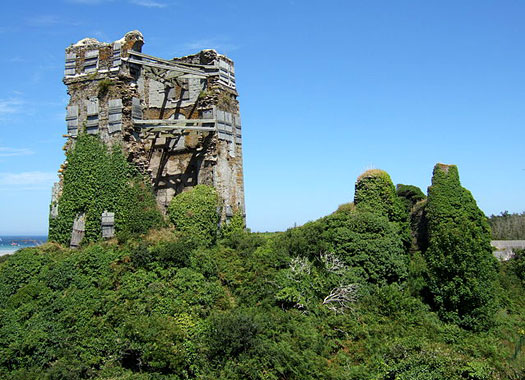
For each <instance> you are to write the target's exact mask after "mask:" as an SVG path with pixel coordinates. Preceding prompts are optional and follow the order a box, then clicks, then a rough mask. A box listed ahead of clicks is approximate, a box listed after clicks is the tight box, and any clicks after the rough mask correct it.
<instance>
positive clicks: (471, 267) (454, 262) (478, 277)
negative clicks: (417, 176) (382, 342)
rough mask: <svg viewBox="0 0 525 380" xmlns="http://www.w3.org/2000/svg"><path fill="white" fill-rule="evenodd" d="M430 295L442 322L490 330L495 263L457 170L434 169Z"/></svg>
mask: <svg viewBox="0 0 525 380" xmlns="http://www.w3.org/2000/svg"><path fill="white" fill-rule="evenodd" d="M427 219H428V235H429V246H428V249H427V250H426V252H425V254H424V256H425V260H426V262H427V267H428V274H429V289H430V292H431V294H432V297H433V302H434V304H435V307H436V309H437V310H438V312H439V314H440V316H441V317H442V318H443V319H444V320H446V321H452V322H454V323H458V324H459V325H461V326H463V327H466V328H473V329H484V328H487V327H489V326H490V325H491V321H492V319H493V316H494V312H495V308H496V300H495V292H494V281H495V278H496V263H495V258H494V256H493V255H492V249H491V246H490V229H489V226H488V223H487V218H486V217H485V215H484V214H483V212H482V211H481V210H480V209H479V208H478V207H477V205H476V201H475V200H474V198H473V197H472V195H471V193H470V192H469V191H468V190H466V189H464V188H463V187H461V185H460V182H459V174H458V170H457V168H456V166H453V165H443V164H437V165H436V166H435V168H434V173H433V177H432V186H430V187H429V189H428V204H427Z"/></svg>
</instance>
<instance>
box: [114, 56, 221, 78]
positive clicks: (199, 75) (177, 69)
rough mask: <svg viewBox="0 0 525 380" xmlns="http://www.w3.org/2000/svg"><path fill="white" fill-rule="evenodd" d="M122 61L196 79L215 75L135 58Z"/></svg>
mask: <svg viewBox="0 0 525 380" xmlns="http://www.w3.org/2000/svg"><path fill="white" fill-rule="evenodd" d="M122 60H123V61H126V62H129V63H134V64H136V65H142V66H149V67H155V68H157V69H164V70H169V71H179V72H181V73H183V74H181V75H191V76H193V77H195V78H206V77H209V76H211V75H213V73H204V72H202V73H201V72H198V73H194V72H188V71H187V69H186V68H179V67H175V66H168V65H163V64H160V63H153V62H146V61H139V60H137V59H133V58H122Z"/></svg>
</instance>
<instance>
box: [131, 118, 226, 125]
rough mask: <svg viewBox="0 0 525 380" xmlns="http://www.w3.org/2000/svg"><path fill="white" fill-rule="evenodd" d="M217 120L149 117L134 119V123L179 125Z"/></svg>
mask: <svg viewBox="0 0 525 380" xmlns="http://www.w3.org/2000/svg"><path fill="white" fill-rule="evenodd" d="M216 121H217V120H215V119H149V120H140V119H133V124H135V125H156V124H165V125H177V124H191V125H193V124H206V123H208V124H210V123H213V124H215V122H216Z"/></svg>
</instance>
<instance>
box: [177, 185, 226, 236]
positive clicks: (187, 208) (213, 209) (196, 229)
mask: <svg viewBox="0 0 525 380" xmlns="http://www.w3.org/2000/svg"><path fill="white" fill-rule="evenodd" d="M218 205H219V197H218V195H217V192H216V191H215V189H214V188H213V187H211V186H206V185H197V186H195V187H194V188H192V189H190V190H188V191H185V192H183V193H181V194H178V195H177V196H175V197H174V198H173V199H172V201H171V203H170V205H169V207H168V216H169V218H170V220H171V221H172V222H173V224H174V225H175V228H177V230H179V231H182V232H184V233H187V234H188V235H190V236H192V237H193V238H194V239H195V243H197V244H198V245H204V246H207V245H211V244H213V243H214V242H215V240H216V238H217V229H218V223H219V214H218V212H217V207H218Z"/></svg>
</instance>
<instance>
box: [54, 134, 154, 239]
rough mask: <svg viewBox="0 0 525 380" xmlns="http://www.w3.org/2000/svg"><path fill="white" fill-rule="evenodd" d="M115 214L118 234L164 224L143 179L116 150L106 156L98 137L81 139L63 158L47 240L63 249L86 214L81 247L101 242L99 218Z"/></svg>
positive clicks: (108, 152) (135, 232)
mask: <svg viewBox="0 0 525 380" xmlns="http://www.w3.org/2000/svg"><path fill="white" fill-rule="evenodd" d="M105 210H107V211H110V212H114V213H115V228H116V231H117V233H121V234H128V235H129V234H140V233H145V232H147V231H148V230H149V229H150V228H153V227H158V226H160V225H162V223H163V217H162V214H161V213H160V211H159V210H158V209H157V205H156V202H155V198H154V196H153V193H152V191H151V189H150V186H149V185H148V184H147V183H146V181H145V180H144V178H143V177H142V176H141V175H140V174H139V173H138V172H137V171H136V170H135V169H134V168H133V167H132V166H131V165H130V164H129V163H128V162H127V161H126V159H125V157H124V155H123V154H122V151H121V149H120V148H118V147H115V148H114V149H113V150H111V151H109V150H108V148H107V147H106V145H104V144H103V143H102V142H101V141H100V140H99V138H98V137H97V136H92V135H88V134H80V135H79V136H78V138H77V140H76V142H75V146H74V147H73V148H72V149H70V150H69V151H68V153H67V167H66V169H65V171H64V180H63V190H62V196H61V197H60V199H59V203H58V217H56V218H50V220H49V240H51V241H56V242H59V243H61V244H64V245H67V244H69V241H70V240H71V229H72V226H73V221H74V219H75V218H76V217H77V215H79V214H82V213H85V215H86V232H85V237H84V243H87V242H93V241H97V240H99V239H100V238H101V215H102V213H103V212H104V211H105Z"/></svg>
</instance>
